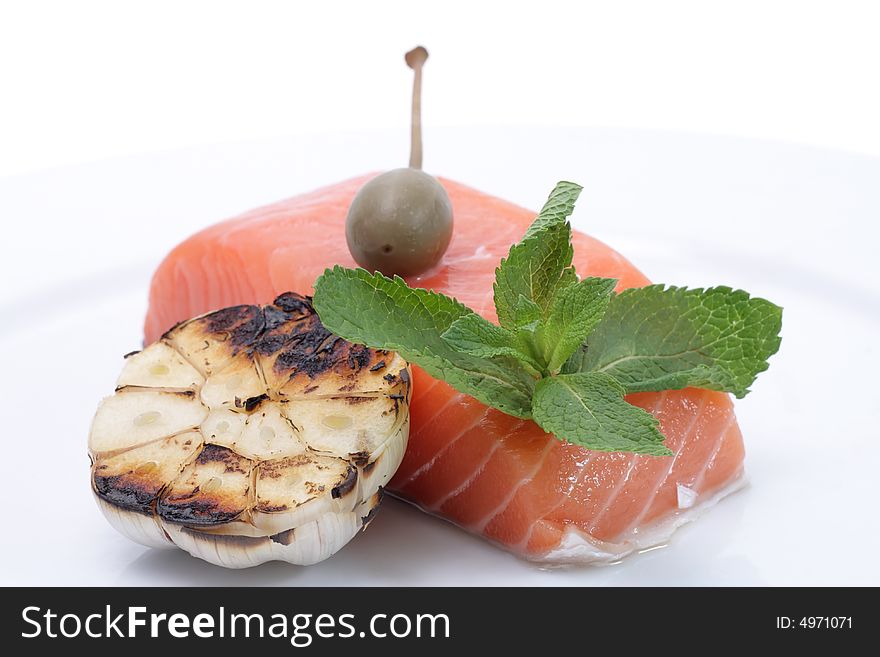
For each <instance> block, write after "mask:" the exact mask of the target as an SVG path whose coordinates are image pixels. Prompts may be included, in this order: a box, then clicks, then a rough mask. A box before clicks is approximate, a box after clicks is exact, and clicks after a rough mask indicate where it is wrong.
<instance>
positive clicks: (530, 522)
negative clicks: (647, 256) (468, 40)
mask: <svg viewBox="0 0 880 657" xmlns="http://www.w3.org/2000/svg"><path fill="white" fill-rule="evenodd" d="M369 178H370V176H364V177H361V178H356V179H352V180H348V181H345V182H342V183H339V184H337V185H332V186H329V187H325V188H322V189H319V190H316V191H314V192H311V193H309V194H305V195H302V196H297V197H295V198H292V199H288V200H285V201H281V202H279V203H275V204H273V205H269V206H266V207H263V208H259V209H256V210H253V211H251V212H248V213H245V214H243V215H241V216H239V217H236V218H234V219H230V220H228V221H225V222H222V223H219V224H216V225H214V226H212V227H210V228H207V229H205V230H203V231H201V232H200V233H197V234H196V235H194V236H192V237H190V238H189V239H187V240H186V241H184V242H183V243H182V244H180V245H179V246H177V247H176V248H175V249H174V250H173V251H172V252H171V253H170V254H169V255H168V256H167V258H165V260H164V261H163V262H162V264H161V265H160V266H159V268H158V270H157V271H156V273H155V275H154V277H153V281H152V285H151V288H150V307H149V312H148V314H147V318H146V325H145V337H146V342H147V343H150V342H153V341H154V340H156V339H157V338H158V337H159V336H160V335H161V334H162V333H163V332H164V331H166V330H167V329H168V328H169V327H170V326H172V325H173V324H174V323H176V322H178V321H181V320H184V319H187V318H189V317H192V316H194V315H198V314H201V313H204V312H207V311H209V310H214V309H217V308H222V307H226V306H231V305H234V304H243V303H266V302H268V301H271V300H272V299H273V298H275V296H277V295H278V294H280V293H282V292H286V291H296V292H300V293H303V294H310V293H311V291H312V284H313V283H314V281H315V279H316V278H317V277H318V276H319V275H320V274H321V273H322V272H323V271H324V269H325V268H326V267H328V266H331V265H334V264H341V265H345V266H349V267H353V266H356V265H355V263H354V261H353V260H352V258H351V255H350V254H349V252H348V249H347V247H346V242H345V217H346V214H347V211H348V206H349V204H350V203H351V200H352V198H353V197H354V195H355V193H356V192H357V190H358V189H359V188H360V187H361V185H362V184H363V183H364V182H365V181H366V180H368V179H369ZM441 182H442V184H443V185H444V187H445V188H446V190H447V192H448V193H449V197H450V199H451V201H452V205H453V209H454V216H455V231H454V235H453V238H452V242H451V244H450V246H449V250H448V251H447V252H446V255H445V256H444V258H443V260H442V262H441V264H440V266H439V267H437V268H436V269H435V270H433V271H431V272H428V273H426V274H423V275H420V276H414V277H410V278H409V279H408V282H409V284H410V285H413V286H419V287H425V288H432V289H434V290H437V291H439V292H443V293H445V294H447V295H450V296H454V297H456V298H457V299H459V300H460V301H462V302H463V303H465V304H466V305H468V306H470V307H471V308H473V309H474V310H476V311H477V312H479V313H480V314H481V315H483V316H484V317H486V318H487V319H489V320H492V321H496V316H495V308H494V304H493V301H492V282H493V280H494V275H495V268H496V267H497V266H498V264H499V261H500V260H501V258H502V257H503V256H505V255H507V251H508V249H509V248H510V246H511V244H513V243H514V242H517V241H519V240H520V239H521V238H522V236H523V234H524V233H525V231H526V229H527V228H528V226H529V224H530V223H531V221H532V220H533V219H534V217H535V214H536V213H535V212H533V211H530V210H526V209H524V208H520V207H517V206H515V205H513V204H511V203H508V202H506V201H503V200H501V199H499V198H496V197H493V196H490V195H487V194H484V193H482V192H479V191H477V190H474V189H471V188H469V187H466V186H464V185H461V184H459V183H456V182H453V181H450V180H443V179H441ZM573 242H574V265H575V267H576V269H577V271H578V273H579V274H580V275H581V276H587V275H590V276H605V277H610V278H616V279H618V280H619V281H620V282H619V285H618V290H620V289H624V288H627V287H636V286H642V285H646V284H648V283H649V281H648V279H647V278H646V277H645V276H644V275H643V274H642V273H641V272H639V271H638V270H637V269H636V268H635V267H634V266H633V265H632V264H630V263H629V262H628V261H627V260H626V259H625V258H623V257H622V256H621V255H619V254H618V253H617V252H615V251H614V250H612V249H611V248H609V247H608V246H606V245H605V244H603V243H601V242H599V241H598V240H595V239H593V238H591V237H589V236H588V235H584V234H583V233H579V232H577V231H575V232H574V236H573ZM413 370H414V391H413V400H412V406H411V409H412V410H411V413H412V416H411V419H412V428H411V434H410V443H409V448H408V450H407V452H406V455H405V457H404V460H403V463H402V465H401V466H400V468H399V470H398V471H397V475H396V476H395V477H394V479H393V480H392V482H391V484H390V490H391V492H393V493H394V494H396V495H398V496H399V497H401V498H403V499H406V500H408V501H410V502H413V503H414V504H416V505H418V506H419V507H421V508H422V509H423V510H425V511H427V512H429V513H432V514H435V515H437V516H440V517H442V518H445V519H446V520H449V521H452V522H453V523H455V524H457V525H459V526H460V527H462V528H464V529H466V530H467V531H470V532H473V533H475V534H478V535H480V536H482V537H484V538H486V539H489V540H491V541H493V542H495V543H496V544H498V545H500V546H502V547H504V548H505V549H507V550H509V551H511V552H513V553H514V554H517V555H519V556H521V557H525V558H528V559H531V560H535V561H542V562H558V563H586V562H608V561H613V560H616V559H619V558H620V557H622V556H625V555H626V554H628V553H630V552H632V551H633V550H637V549H640V548H643V547H648V546H650V545H653V544H657V543H659V542H662V541H665V540H666V539H667V538H668V536H669V534H671V532H672V531H673V530H674V529H675V527H677V526H678V525H680V524H681V523H682V522H685V521H686V520H688V519H690V518H691V517H692V516H693V515H694V513H695V512H697V511H700V510H702V509H703V508H706V507H707V506H709V505H711V504H712V503H714V502H715V501H716V500H717V499H719V498H720V497H722V496H723V495H724V494H726V493H727V492H730V491H731V490H733V489H735V488H736V487H737V486H738V485H739V484H740V482H741V481H742V463H743V456H744V453H743V442H742V436H741V434H740V431H739V428H738V426H737V423H736V418H735V416H734V413H733V404H732V402H731V400H730V397H729V396H728V395H726V394H724V393H719V392H711V391H707V390H698V389H686V390H678V391H666V392H661V393H639V394H634V395H629V396H628V397H627V399H628V401H630V402H631V403H633V404H635V405H637V406H639V407H641V408H644V409H645V410H647V411H649V412H650V413H653V414H654V415H655V416H656V417H657V418H658V419H659V421H660V428H661V431H662V432H663V434H664V435H665V436H666V438H667V440H666V445H667V446H668V447H669V448H670V449H671V450H672V451H673V452H674V453H675V456H673V457H651V456H640V455H634V454H628V453H607V452H596V451H591V450H587V449H584V448H582V447H577V446H574V445H570V444H567V443H563V442H560V441H559V440H557V439H555V438H554V437H553V436H551V435H549V434H547V433H545V432H544V431H543V430H542V429H541V428H540V427H538V426H537V425H536V424H534V423H533V422H531V421H528V420H519V419H517V418H513V417H510V416H508V415H505V414H503V413H501V412H500V411H497V410H495V409H492V408H489V407H486V406H484V405H483V404H481V403H479V402H477V401H476V400H474V399H473V398H471V397H468V396H467V395H463V394H460V393H458V392H456V391H455V390H454V389H452V388H451V387H449V386H448V385H447V384H446V383H444V382H442V381H438V380H435V379H433V378H431V377H430V376H428V375H427V374H425V373H424V372H423V371H422V370H420V369H419V368H418V367H413Z"/></svg>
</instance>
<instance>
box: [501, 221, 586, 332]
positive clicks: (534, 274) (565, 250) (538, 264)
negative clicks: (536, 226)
mask: <svg viewBox="0 0 880 657" xmlns="http://www.w3.org/2000/svg"><path fill="white" fill-rule="evenodd" d="M573 255H574V251H573V250H572V247H571V228H570V227H569V225H568V224H567V223H561V224H555V225H552V226H548V227H546V228H544V229H543V230H542V231H541V232H540V233H538V234H536V235H534V236H532V237H529V238H526V239H524V240H523V241H522V242H519V243H518V244H515V245H513V246H512V247H511V249H510V252H509V253H508V254H507V258H505V259H503V260H502V261H501V264H500V265H499V266H498V269H496V270H495V285H494V291H495V311H496V313H497V314H498V321H499V322H500V324H501V326H504V327H506V328H511V329H513V328H516V310H517V307H518V306H519V299H520V297H525V298H526V299H527V300H528V301H531V302H532V303H533V304H535V305H536V306H537V307H538V308H539V309H540V311H541V314H542V315H543V314H544V313H545V312H546V310H547V306H548V305H549V304H550V300H551V299H552V298H553V295H554V293H555V292H556V290H557V289H558V288H560V287H565V286H566V285H570V284H572V283H574V282H575V281H576V280H577V276H576V275H575V272H574V269H573V268H572V267H571V266H570V265H571V259H572V257H573Z"/></svg>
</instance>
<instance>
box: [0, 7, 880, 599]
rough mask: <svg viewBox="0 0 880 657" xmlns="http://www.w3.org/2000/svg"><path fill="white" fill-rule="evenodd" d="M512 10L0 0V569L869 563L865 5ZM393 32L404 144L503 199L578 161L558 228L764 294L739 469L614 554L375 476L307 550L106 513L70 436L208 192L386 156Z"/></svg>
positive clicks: (877, 130) (252, 191) (528, 195)
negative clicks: (213, 555)
mask: <svg viewBox="0 0 880 657" xmlns="http://www.w3.org/2000/svg"><path fill="white" fill-rule="evenodd" d="M2 1H3V0H0V2H2ZM316 4H319V5H321V7H320V8H315V7H314V6H313V5H316ZM516 7H517V5H516V3H513V2H505V3H487V2H479V3H478V2H475V1H474V0H472V1H471V2H467V3H459V2H451V1H449V2H445V3H443V4H442V5H441V4H439V3H438V4H433V5H432V4H428V3H416V2H412V1H411V2H407V3H403V2H401V3H395V4H388V3H381V2H376V1H372V2H363V3H359V5H354V4H352V5H349V6H346V7H343V6H342V4H341V3H336V4H334V5H333V6H332V7H330V8H325V7H324V3H302V2H296V3H295V2H286V3H258V2H247V3H244V2H242V3H237V4H235V5H231V4H228V3H223V2H216V1H215V2H210V3H197V2H186V3H184V2H175V3H162V2H151V3H139V4H138V5H137V6H136V5H134V4H133V3H127V4H122V3H118V2H116V3H109V2H108V3H94V2H93V3H88V2H76V3H73V2H69V3H57V4H56V3H45V2H27V3H25V2H20V3H17V4H16V5H14V6H13V5H11V4H2V5H0V279H2V280H3V281H4V282H5V284H4V285H3V286H0V317H2V322H0V363H2V365H3V368H4V372H6V376H5V377H0V398H2V399H5V400H12V405H11V406H10V409H11V410H10V412H9V413H7V417H6V419H5V422H4V425H3V435H4V436H5V437H6V438H7V442H8V443H9V444H14V445H19V444H26V445H27V449H25V450H24V451H23V455H22V457H21V464H20V465H19V466H17V467H10V468H7V471H6V472H5V475H4V476H5V479H4V481H5V483H6V484H7V488H8V490H11V491H26V493H27V504H28V505H29V507H28V511H27V512H21V513H17V514H16V516H15V517H16V531H14V532H7V533H6V535H5V536H4V540H3V541H0V562H3V563H5V564H9V566H10V567H9V568H7V569H6V570H4V571H3V572H2V573H0V583H3V584H11V583H17V584H22V585H36V584H90V583H91V584H99V583H101V584H114V585H131V584H181V583H202V584H210V583H238V584H261V583H267V584H268V583H275V584H334V583H349V584H350V583H360V584H518V583H519V584H562V583H565V584H581V585H582V584H683V583H684V584H821V585H825V584H874V585H876V584H878V583H880V562H878V560H877V558H876V555H877V554H878V552H880V520H878V515H877V502H876V497H877V495H876V484H875V481H876V464H875V459H874V457H873V455H874V454H875V453H876V445H877V444H878V441H880V433H878V429H877V423H876V411H877V392H876V390H877V383H876V372H877V371H878V369H880V361H878V358H880V351H878V349H877V340H876V336H877V335H878V332H880V285H878V281H880V275H878V260H877V257H876V244H877V243H878V241H880V223H878V221H877V217H880V185H878V181H880V159H878V158H877V157H876V156H877V155H880V119H878V118H877V117H880V84H878V68H880V38H878V34H880V25H878V21H877V14H878V9H875V8H874V7H880V3H876V4H875V3H861V4H856V3H846V2H833V3H832V2H828V3H822V4H815V3H807V2H792V3H781V2H760V3H753V2H744V1H740V2H736V3H724V4H723V5H722V4H720V3H713V4H710V3H707V2H695V3H683V2H656V3H633V2H606V3H603V6H600V5H598V4H588V3H583V2H572V3H559V2H548V1H542V2H540V3H536V2H530V3H528V4H522V5H521V9H517V8H516ZM525 7H529V10H528V13H526V12H525V9H524V8H525ZM420 42H421V43H424V44H425V45H427V46H428V47H429V48H430V49H431V51H432V58H431V60H430V62H429V64H428V69H427V71H426V79H425V100H424V105H425V118H426V122H427V124H428V126H429V129H428V131H427V134H426V148H427V151H426V168H428V169H429V170H434V171H436V172H439V173H442V174H444V175H448V176H450V177H452V178H455V179H458V180H461V181H464V182H466V183H468V184H471V185H473V186H475V187H477V188H480V189H484V190H486V191H489V192H491V193H494V194H497V195H499V196H501V197H504V198H506V199H510V200H512V201H514V202H516V203H519V204H521V205H524V206H527V207H534V206H536V205H539V204H540V200H541V199H542V198H543V197H544V195H545V194H546V193H547V190H548V189H550V187H551V186H552V184H553V183H554V182H555V181H556V180H559V179H561V178H568V179H572V180H577V181H580V182H583V183H585V185H586V186H587V191H586V193H585V194H584V196H583V197H582V201H581V203H579V205H578V210H577V212H576V213H575V215H574V217H573V221H574V224H575V226H576V227H577V228H580V229H583V230H588V231H589V232H591V233H592V234H594V235H596V236H597V237H599V238H600V239H602V240H604V241H606V242H607V243H609V244H611V245H613V246H615V247H616V248H618V249H619V250H620V251H621V252H623V253H625V254H627V255H628V256H629V257H631V258H632V259H633V261H634V262H636V263H637V264H638V265H639V266H640V267H641V268H643V270H644V271H645V272H646V273H647V274H648V275H649V276H650V277H652V278H653V279H655V280H659V281H664V282H669V283H676V284H689V285H693V286H697V285H713V284H718V283H727V284H730V285H733V286H737V287H743V288H744V289H747V290H749V291H751V292H753V293H755V294H758V295H761V296H765V297H767V298H770V299H772V300H774V301H777V302H779V303H780V304H782V305H783V306H784V307H785V325H784V330H783V333H784V340H783V347H782V350H781V352H780V353H779V354H778V355H777V356H775V357H774V359H773V361H772V366H771V368H770V370H769V371H768V372H767V373H766V374H763V375H762V376H761V377H760V378H759V380H758V382H757V383H756V385H755V389H754V391H755V394H753V395H749V397H748V398H746V399H745V400H742V401H740V402H738V403H737V417H738V420H739V422H740V424H741V426H742V428H743V432H744V435H745V438H746V442H747V446H748V455H747V462H746V466H747V471H748V472H749V475H750V477H751V482H752V484H751V486H750V487H749V488H748V489H746V490H745V491H742V492H741V493H737V494H736V495H734V496H732V497H731V498H730V499H729V500H725V502H724V503H722V504H720V505H719V506H718V508H716V509H714V510H713V511H712V512H711V513H709V514H708V515H707V516H706V517H705V518H703V519H701V520H700V521H699V522H697V523H694V524H693V525H691V526H689V527H687V528H684V529H682V530H680V531H679V533H678V534H676V536H675V537H674V539H673V541H672V543H671V544H670V545H669V547H668V548H667V549H662V550H654V551H652V552H649V553H647V554H643V555H640V556H638V557H634V558H633V559H630V560H628V561H626V562H624V564H622V565H621V566H620V567H617V568H605V569H571V570H565V571H552V572H545V571H541V570H538V569H537V568H535V567H534V566H532V565H530V564H527V563H525V562H523V561H520V560H517V559H515V558H513V557H511V556H509V555H507V554H505V553H502V552H501V551H499V550H497V549H495V548H494V547H492V546H490V545H489V544H487V543H485V542H482V541H478V540H476V539H474V538H473V537H470V536H468V535H466V534H465V533H464V532H461V531H458V530H457V529H455V528H453V527H451V526H450V525H447V524H445V523H441V522H438V521H436V520H434V519H431V518H429V517H427V516H425V515H423V514H419V513H417V512H415V511H413V510H412V509H410V508H409V507H405V506H404V505H402V504H401V503H396V502H395V501H394V500H390V501H389V502H388V503H387V504H385V505H384V507H385V508H383V510H382V513H380V514H378V516H377V519H376V522H375V523H374V524H373V525H371V527H370V531H369V532H367V533H366V534H364V535H363V536H360V537H358V539H357V540H355V541H352V542H351V543H350V544H349V545H348V546H347V547H346V548H345V549H344V550H343V551H341V552H340V553H339V555H337V556H336V557H334V558H333V559H331V560H328V561H327V562H325V563H323V564H321V565H319V566H315V567H311V568H307V569H298V568H290V567H287V566H284V565H280V564H274V565H267V566H263V567H260V568H258V569H254V570H249V571H245V572H227V571H219V570H218V569H217V568H212V567H210V566H208V565H206V564H202V563H200V562H197V561H195V560H193V559H191V558H190V557H188V556H187V555H185V554H183V553H182V552H167V553H164V552H157V551H152V550H147V549H145V548H141V547H139V546H137V545H135V544H133V543H131V542H129V541H127V540H126V539H124V538H123V537H122V536H120V535H118V534H117V533H116V532H114V531H113V530H112V529H111V528H110V527H109V525H108V524H107V523H106V522H105V521H104V520H103V518H101V516H100V514H99V513H98V511H97V509H96V507H95V505H94V502H93V500H92V499H91V494H90V491H89V488H88V485H87V483H86V482H87V459H86V456H85V436H86V435H87V433H88V426H89V421H90V419H91V416H92V414H93V412H94V408H95V405H96V403H97V401H98V399H100V397H102V396H103V395H106V394H107V393H109V392H110V391H112V389H113V382H114V380H115V376H116V374H117V372H118V369H119V367H120V355H121V354H123V353H126V352H127V351H130V350H131V349H134V348H136V347H137V346H138V345H139V344H140V341H141V338H142V332H141V327H142V319H143V316H144V312H145V311H146V294H147V287H148V284H149V278H150V274H151V272H152V271H153V270H154V269H155V267H156V265H157V264H158V262H159V260H160V259H161V258H162V256H163V255H164V254H165V253H167V252H168V250H169V249H170V248H171V247H172V246H173V245H174V244H176V243H178V242H179V241H180V240H181V239H183V238H185V237H186V236H187V235H189V234H191V233H193V232H195V231H196V230H198V229H200V228H202V227H204V226H206V225H208V224H211V223H213V222H215V221H217V220H219V219H221V218H224V217H228V216H232V215H234V214H236V213H238V212H241V211H243V210H246V209H248V208H251V207H255V206H258V205H261V204H264V203H268V202H271V201H274V200H277V199H279V198H283V197H285V196H290V195H292V194H296V193H299V192H302V191H306V190H308V189H311V188H314V187H316V186H319V185H322V184H327V183H331V182H335V181H337V180H340V179H342V178H345V177H348V176H351V175H356V174H360V173H363V172H365V171H370V170H377V169H382V168H391V167H393V166H400V165H402V164H404V163H405V158H406V140H407V136H408V130H407V122H408V109H407V104H408V101H409V94H410V86H409V85H410V80H411V76H410V72H409V70H408V69H407V68H406V67H405V65H404V64H403V63H402V57H401V56H402V53H403V52H404V51H405V50H407V49H408V48H410V47H412V46H413V45H414V44H416V43H420ZM481 126H482V127H481ZM487 126H488V127H487ZM572 126H581V127H572ZM584 126H586V127H584ZM646 128H647V129H648V130H645V129H646ZM686 132H691V133H718V134H722V135H727V137H717V136H706V135H704V134H692V135H687V134H682V133H686ZM730 136H733V137H751V138H755V137H757V138H759V139H765V140H766V139H769V140H773V141H769V142H768V141H755V140H753V139H731V138H729V137H730ZM782 142H794V143H782ZM803 144H811V145H813V146H820V147H826V148H827V147H830V148H837V149H844V150H849V151H855V153H842V152H835V151H831V150H823V149H816V148H813V147H810V146H804V145H803ZM89 162H91V163H89ZM84 163H85V164H84ZM65 165H75V166H65ZM59 167H60V168H59ZM46 169H49V170H46ZM41 170H42V171H41ZM35 391H36V394H35ZM34 445H36V446H37V447H36V448H35V449H32V447H31V446H34ZM45 454H51V457H50V458H42V457H43V456H44V455H45ZM33 455H37V456H38V457H39V458H34V457H33ZM37 466H39V467H37ZM60 499H63V500H64V507H63V508H60V507H59V500H60ZM34 509H37V510H38V511H33V510H34ZM47 528H51V532H50V533H51V535H52V540H44V538H45V537H46V536H47V531H48V530H47Z"/></svg>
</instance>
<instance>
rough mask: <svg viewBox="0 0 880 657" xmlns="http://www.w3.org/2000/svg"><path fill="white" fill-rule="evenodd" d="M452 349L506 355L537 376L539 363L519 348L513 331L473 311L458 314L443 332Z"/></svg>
mask: <svg viewBox="0 0 880 657" xmlns="http://www.w3.org/2000/svg"><path fill="white" fill-rule="evenodd" d="M442 337H443V339H444V340H446V342H448V343H449V344H450V345H451V346H452V348H453V349H455V350H456V351H459V352H461V353H465V354H470V355H471V356H478V357H480V358H494V357H496V356H509V357H511V358H515V359H516V360H518V361H519V362H520V363H522V364H523V365H524V366H525V368H526V369H527V370H528V371H529V373H530V374H532V375H533V376H540V375H541V374H540V369H541V368H540V365H538V363H536V362H535V361H534V360H533V359H532V358H531V356H529V355H528V353H526V352H525V351H524V350H522V349H521V348H520V345H519V343H518V342H517V337H516V334H515V333H514V332H513V331H508V330H507V329H505V328H502V327H500V326H496V325H495V324H493V323H492V322H490V321H488V320H486V319H483V318H482V317H480V316H479V315H477V314H476V313H471V314H469V315H462V316H461V317H459V318H458V319H456V320H455V321H454V322H452V325H451V326H450V327H449V328H448V329H446V331H445V332H444V333H443V336H442Z"/></svg>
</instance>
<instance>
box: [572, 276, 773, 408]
mask: <svg viewBox="0 0 880 657" xmlns="http://www.w3.org/2000/svg"><path fill="white" fill-rule="evenodd" d="M781 327H782V309H781V308H780V307H779V306H776V305H774V304H772V303H770V302H769V301H766V300H764V299H759V298H752V297H750V296H749V295H748V293H746V292H743V291H742V290H732V289H731V288H729V287H715V288H709V289H687V288H683V287H664V286H662V285H651V286H648V287H644V288H638V289H632V290H626V291H624V292H622V293H621V294H619V295H617V296H616V297H614V298H613V299H612V300H611V303H610V304H609V306H608V310H607V312H606V313H605V316H604V317H603V318H602V321H601V322H599V324H598V326H597V327H596V329H595V330H594V331H593V333H592V334H591V335H590V336H589V337H588V338H587V345H588V346H587V348H586V350H585V351H579V352H576V353H575V355H574V356H573V357H572V359H571V360H573V361H576V362H574V363H572V362H571V361H570V362H569V363H567V364H566V367H565V368H564V370H565V371H566V372H570V371H574V370H578V371H597V372H605V373H607V374H610V375H612V376H613V377H614V378H615V379H617V380H618V381H619V382H620V383H621V384H622V385H623V386H624V387H625V388H626V391H627V392H640V391H647V390H676V389H680V388H685V387H688V386H695V387H699V388H707V389H709V390H722V391H725V392H731V393H733V394H734V395H736V396H737V397H744V396H745V395H746V394H747V393H748V392H749V386H750V385H752V383H753V382H754V380H755V377H757V375H758V374H759V373H760V372H763V371H764V370H766V369H767V367H768V365H767V359H768V358H769V357H770V356H772V355H773V354H775V353H776V351H777V350H778V349H779V343H780V337H779V331H780V329H781Z"/></svg>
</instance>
